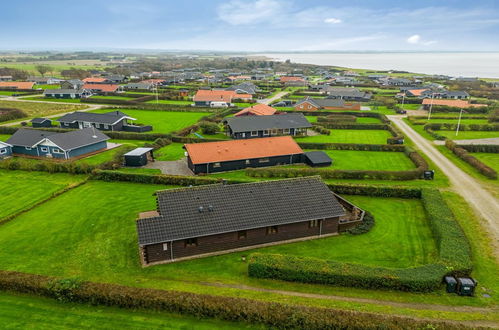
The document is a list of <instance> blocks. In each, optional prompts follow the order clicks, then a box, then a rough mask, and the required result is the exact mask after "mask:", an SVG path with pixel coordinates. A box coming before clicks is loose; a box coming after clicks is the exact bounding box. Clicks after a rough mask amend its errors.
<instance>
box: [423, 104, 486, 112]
mask: <svg viewBox="0 0 499 330" xmlns="http://www.w3.org/2000/svg"><path fill="white" fill-rule="evenodd" d="M461 110H462V108H459V107H448V106H445V105H433V107H432V108H431V111H432V112H461ZM466 111H468V112H470V113H488V112H489V111H490V109H489V107H488V106H485V107H479V108H478V107H475V108H468V109H466Z"/></svg>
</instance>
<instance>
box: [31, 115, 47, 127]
mask: <svg viewBox="0 0 499 330" xmlns="http://www.w3.org/2000/svg"><path fill="white" fill-rule="evenodd" d="M30 122H31V127H33V128H40V127H52V120H50V119H48V118H40V117H37V118H33V119H31V120H30Z"/></svg>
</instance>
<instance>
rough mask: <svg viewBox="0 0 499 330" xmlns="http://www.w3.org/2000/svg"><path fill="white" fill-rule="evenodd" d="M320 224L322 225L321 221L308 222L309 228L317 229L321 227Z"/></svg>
mask: <svg viewBox="0 0 499 330" xmlns="http://www.w3.org/2000/svg"><path fill="white" fill-rule="evenodd" d="M320 223H321V221H320V220H311V221H309V222H308V228H317V227H319V224H320Z"/></svg>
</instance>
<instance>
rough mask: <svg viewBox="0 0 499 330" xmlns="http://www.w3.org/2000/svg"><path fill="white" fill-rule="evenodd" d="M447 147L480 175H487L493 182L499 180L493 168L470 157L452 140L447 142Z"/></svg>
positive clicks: (495, 148)
mask: <svg viewBox="0 0 499 330" xmlns="http://www.w3.org/2000/svg"><path fill="white" fill-rule="evenodd" d="M445 146H446V147H447V149H449V150H451V151H452V152H453V153H454V154H455V155H456V156H457V157H459V158H461V159H462V160H464V161H465V162H466V163H468V164H470V165H471V166H473V167H474V168H475V169H477V170H478V171H479V172H480V173H482V174H483V175H485V176H486V177H487V178H489V179H493V180H496V179H497V172H496V171H495V170H494V169H493V168H491V167H489V166H487V165H486V164H484V163H482V162H481V161H480V160H478V159H477V158H475V157H473V156H472V155H470V154H469V153H468V151H467V150H466V149H464V148H461V147H460V146H458V145H457V144H456V143H455V142H453V141H452V140H445ZM497 148H499V147H498V146H493V149H494V150H497Z"/></svg>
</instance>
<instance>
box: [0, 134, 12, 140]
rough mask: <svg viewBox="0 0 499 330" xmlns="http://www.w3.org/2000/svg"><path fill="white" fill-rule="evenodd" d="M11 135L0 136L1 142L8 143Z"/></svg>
mask: <svg viewBox="0 0 499 330" xmlns="http://www.w3.org/2000/svg"><path fill="white" fill-rule="evenodd" d="M10 136H11V135H10V134H0V141H3V142H5V141H7V140H8V139H9V138H10Z"/></svg>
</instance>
